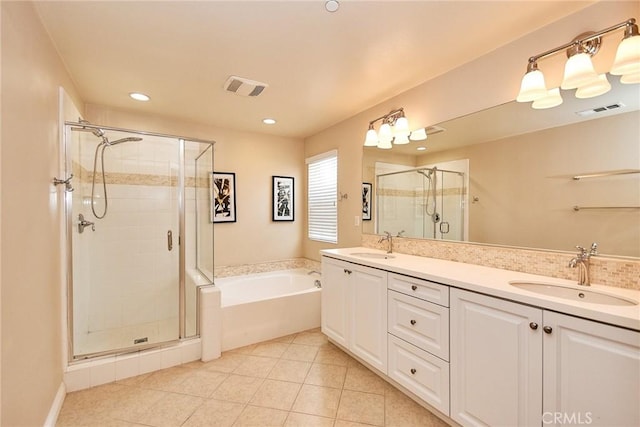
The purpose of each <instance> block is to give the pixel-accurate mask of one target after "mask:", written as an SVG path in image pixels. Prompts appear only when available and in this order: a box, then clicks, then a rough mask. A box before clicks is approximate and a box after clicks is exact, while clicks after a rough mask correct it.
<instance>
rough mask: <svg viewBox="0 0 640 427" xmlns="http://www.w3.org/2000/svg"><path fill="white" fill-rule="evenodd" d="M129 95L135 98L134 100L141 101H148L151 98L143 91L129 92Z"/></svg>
mask: <svg viewBox="0 0 640 427" xmlns="http://www.w3.org/2000/svg"><path fill="white" fill-rule="evenodd" d="M129 96H130V97H131V98H133V99H135V100H136V101H142V102H146V101H149V100H150V99H151V98H149V96H147V95H145V94H144V93H140V92H131V93H130V94H129Z"/></svg>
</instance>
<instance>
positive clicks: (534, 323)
mask: <svg viewBox="0 0 640 427" xmlns="http://www.w3.org/2000/svg"><path fill="white" fill-rule="evenodd" d="M529 327H530V328H531V329H533V330H534V331H535V330H536V329H538V324H537V323H536V322H531V323H529Z"/></svg>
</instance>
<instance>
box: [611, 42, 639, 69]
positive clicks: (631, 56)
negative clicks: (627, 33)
mask: <svg viewBox="0 0 640 427" xmlns="http://www.w3.org/2000/svg"><path fill="white" fill-rule="evenodd" d="M610 73H611V74H613V75H616V76H620V75H624V74H635V73H640V36H632V37H628V38H626V39H624V40H622V41H621V42H620V45H618V50H617V51H616V58H615V59H614V60H613V66H612V67H611V71H610Z"/></svg>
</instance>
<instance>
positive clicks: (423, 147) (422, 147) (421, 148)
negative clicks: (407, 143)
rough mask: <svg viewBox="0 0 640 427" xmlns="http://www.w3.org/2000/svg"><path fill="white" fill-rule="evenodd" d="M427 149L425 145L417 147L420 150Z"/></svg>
mask: <svg viewBox="0 0 640 427" xmlns="http://www.w3.org/2000/svg"><path fill="white" fill-rule="evenodd" d="M426 149H427V147H425V146H424V145H421V146H419V147H418V148H416V150H418V151H424V150H426Z"/></svg>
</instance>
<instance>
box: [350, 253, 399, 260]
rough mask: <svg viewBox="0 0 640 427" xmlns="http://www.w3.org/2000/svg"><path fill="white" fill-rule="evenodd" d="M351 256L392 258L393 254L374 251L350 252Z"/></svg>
mask: <svg viewBox="0 0 640 427" xmlns="http://www.w3.org/2000/svg"><path fill="white" fill-rule="evenodd" d="M350 255H352V256H359V257H361V258H373V259H392V258H395V256H393V255H391V254H379V253H376V252H355V253H352V254H350Z"/></svg>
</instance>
